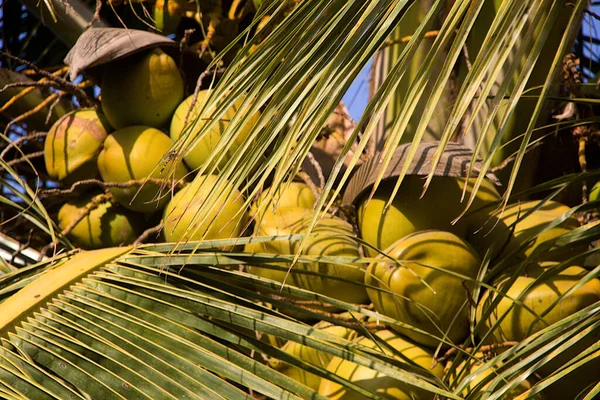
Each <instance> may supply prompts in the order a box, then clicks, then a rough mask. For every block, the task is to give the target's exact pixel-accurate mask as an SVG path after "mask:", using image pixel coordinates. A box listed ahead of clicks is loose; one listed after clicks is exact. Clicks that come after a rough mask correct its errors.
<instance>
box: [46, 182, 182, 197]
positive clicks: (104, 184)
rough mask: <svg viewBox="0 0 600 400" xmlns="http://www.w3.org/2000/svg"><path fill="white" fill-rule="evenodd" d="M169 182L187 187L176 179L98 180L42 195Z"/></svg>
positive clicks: (48, 191) (79, 183)
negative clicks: (96, 186)
mask: <svg viewBox="0 0 600 400" xmlns="http://www.w3.org/2000/svg"><path fill="white" fill-rule="evenodd" d="M168 182H170V183H171V184H174V185H176V186H179V187H183V185H185V183H184V182H183V181H177V180H174V179H159V178H147V179H138V180H130V181H126V182H103V181H101V180H98V179H86V180H83V181H78V182H75V183H74V184H73V185H72V186H71V187H70V188H69V189H48V190H43V191H42V192H41V193H40V195H41V196H42V197H49V196H60V195H64V194H71V193H73V192H74V191H75V189H77V187H79V186H84V185H98V186H100V187H101V188H103V189H108V188H112V187H116V188H121V189H124V188H129V187H133V186H141V185H143V184H145V183H151V184H154V185H163V184H165V183H168Z"/></svg>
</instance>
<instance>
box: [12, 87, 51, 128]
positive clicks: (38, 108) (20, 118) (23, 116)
mask: <svg viewBox="0 0 600 400" xmlns="http://www.w3.org/2000/svg"><path fill="white" fill-rule="evenodd" d="M57 98H58V93H52V94H51V95H50V96H48V97H46V99H44V101H42V102H41V103H40V104H38V105H37V106H35V107H34V108H32V109H31V110H29V111H27V112H24V113H23V114H21V115H19V116H18V117H16V118H13V119H12V121H10V122H9V123H8V124H7V125H6V128H5V129H4V132H8V129H9V128H10V127H11V126H13V125H14V124H16V123H18V122H21V121H23V120H24V119H27V118H29V117H31V116H32V115H33V114H35V113H37V112H39V111H41V110H42V109H43V108H44V107H46V106H47V105H48V104H50V103H51V102H53V101H54V100H56V99H57Z"/></svg>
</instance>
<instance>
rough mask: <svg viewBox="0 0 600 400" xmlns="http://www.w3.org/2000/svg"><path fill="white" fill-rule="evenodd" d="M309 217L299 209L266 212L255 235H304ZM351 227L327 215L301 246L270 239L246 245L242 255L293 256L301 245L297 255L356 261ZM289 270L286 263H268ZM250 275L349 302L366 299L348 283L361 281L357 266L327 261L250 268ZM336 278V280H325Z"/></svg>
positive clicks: (363, 293) (362, 291) (309, 211)
mask: <svg viewBox="0 0 600 400" xmlns="http://www.w3.org/2000/svg"><path fill="white" fill-rule="evenodd" d="M312 217H313V212H312V211H311V210H307V209H303V208H291V207H290V208H284V209H278V210H276V211H275V213H274V214H272V213H266V214H264V216H263V218H262V219H261V220H260V221H257V224H256V227H255V231H254V234H255V235H256V236H278V235H295V234H308V227H309V224H310V221H311V219H312ZM353 236H354V234H353V230H352V226H351V225H350V224H348V223H347V222H346V221H344V220H342V219H340V218H337V217H333V216H330V215H327V216H325V217H323V218H321V219H320V220H319V221H318V223H317V225H316V226H315V227H314V228H313V229H312V231H311V232H310V236H308V237H307V238H306V239H305V241H304V243H303V244H302V239H300V240H274V241H270V242H262V243H249V244H247V245H246V252H249V253H271V254H292V255H293V254H296V253H297V252H298V251H299V250H300V247H301V245H302V250H301V254H303V255H308V256H329V257H352V258H360V255H359V250H358V242H357V241H356V239H354V238H353ZM271 264H273V265H277V266H280V267H284V268H289V264H288V263H271ZM248 269H249V271H250V272H251V273H253V274H256V275H259V276H262V277H264V278H268V279H272V280H275V281H278V282H285V283H286V284H289V285H293V286H297V287H299V288H302V289H306V290H311V291H313V292H317V293H321V294H323V295H326V296H330V297H333V298H335V299H338V300H342V301H346V302H349V303H364V302H365V301H366V300H367V299H368V297H367V294H366V291H365V289H364V287H362V286H359V285H355V284H352V283H351V282H362V281H363V280H364V276H365V273H364V269H363V268H362V266H361V265H360V264H352V263H348V264H339V263H329V262H324V261H321V262H316V261H313V262H307V263H304V262H298V263H296V264H294V266H293V267H292V269H291V270H290V271H289V274H288V271H287V270H275V269H269V268H261V267H258V266H251V267H249V268H248ZM302 271H309V272H318V273H320V274H323V276H315V275H308V274H302V273H300V272H302ZM328 277H331V278H338V279H343V280H345V281H346V282H344V281H342V280H337V279H329V278H328Z"/></svg>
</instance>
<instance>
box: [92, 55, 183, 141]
mask: <svg viewBox="0 0 600 400" xmlns="http://www.w3.org/2000/svg"><path fill="white" fill-rule="evenodd" d="M101 89H102V91H101V95H102V96H101V101H102V110H103V111H104V114H106V118H107V119H108V121H109V122H110V124H111V125H112V126H114V127H115V128H116V129H120V128H124V127H127V126H132V125H146V126H152V127H155V128H160V127H162V126H163V125H165V124H167V123H168V122H169V119H170V118H171V116H172V115H173V112H175V109H176V108H177V105H178V104H179V103H180V102H181V100H182V99H183V95H184V93H183V79H182V78H181V74H180V73H179V70H178V69H177V64H176V63H175V61H174V60H173V58H171V56H169V55H168V54H165V53H164V52H163V51H162V50H161V49H158V48H156V49H153V50H150V51H148V52H144V53H141V54H134V55H132V56H128V57H126V58H124V59H122V60H117V61H114V62H112V63H110V64H108V65H107V66H106V68H105V70H104V73H103V75H102V84H101Z"/></svg>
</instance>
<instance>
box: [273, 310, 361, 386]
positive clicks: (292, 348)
mask: <svg viewBox="0 0 600 400" xmlns="http://www.w3.org/2000/svg"><path fill="white" fill-rule="evenodd" d="M344 314H348V315H349V313H344ZM314 328H315V329H318V330H320V331H323V332H327V333H330V334H332V335H335V336H337V337H340V338H343V339H347V340H352V339H354V337H356V335H357V333H356V331H355V330H353V329H350V328H346V327H343V326H338V325H333V324H331V323H330V322H327V321H320V322H318V323H317V324H315V325H314ZM281 350H283V351H285V352H286V353H289V354H291V355H293V356H296V357H298V358H300V359H302V360H303V361H306V362H308V363H311V364H314V365H317V366H319V367H322V368H327V365H328V364H329V361H331V359H332V358H333V356H332V355H331V354H329V353H326V352H324V351H319V350H316V349H315V348H313V347H310V346H306V345H303V344H300V343H298V342H292V341H288V342H286V343H285V344H284V345H283V346H282V347H281ZM269 365H270V366H271V367H272V368H274V369H276V370H278V371H279V372H281V373H283V374H284V375H286V376H288V377H290V378H292V379H294V380H296V381H298V382H300V383H302V384H303V385H306V386H308V387H310V388H311V389H314V390H315V391H316V390H319V385H320V384H321V377H320V376H317V375H315V374H311V373H310V372H307V371H306V370H305V369H303V368H299V367H296V366H294V365H291V364H287V363H284V362H283V361H280V360H277V359H271V360H270V361H269Z"/></svg>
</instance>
